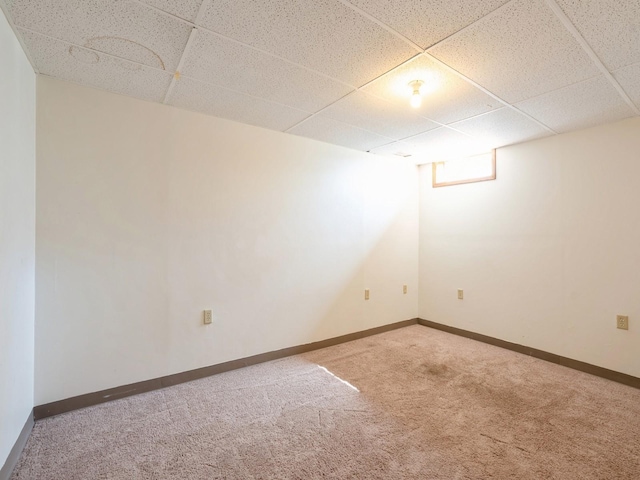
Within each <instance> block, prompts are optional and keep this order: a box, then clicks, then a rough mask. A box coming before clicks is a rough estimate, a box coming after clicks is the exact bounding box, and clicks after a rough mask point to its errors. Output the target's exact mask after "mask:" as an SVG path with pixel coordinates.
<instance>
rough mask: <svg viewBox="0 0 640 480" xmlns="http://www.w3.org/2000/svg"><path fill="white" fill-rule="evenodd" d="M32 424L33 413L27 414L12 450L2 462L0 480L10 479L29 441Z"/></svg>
mask: <svg viewBox="0 0 640 480" xmlns="http://www.w3.org/2000/svg"><path fill="white" fill-rule="evenodd" d="M33 424H34V420H33V412H31V413H30V414H29V417H27V421H26V422H25V424H24V427H22V431H21V432H20V435H18V439H17V440H16V443H15V444H14V445H13V448H12V449H11V451H10V452H9V456H8V457H7V460H6V462H4V466H3V467H2V468H0V480H9V479H10V478H11V474H12V473H13V469H14V468H15V467H16V465H17V464H18V460H20V455H22V450H24V447H25V445H26V444H27V440H29V435H31V430H33Z"/></svg>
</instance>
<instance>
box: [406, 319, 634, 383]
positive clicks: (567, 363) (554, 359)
mask: <svg viewBox="0 0 640 480" xmlns="http://www.w3.org/2000/svg"><path fill="white" fill-rule="evenodd" d="M418 323H419V324H420V325H424V326H425V327H430V328H435V329H436V330H442V331H443V332H447V333H453V334H455V335H460V336H461V337H466V338H470V339H472V340H477V341H479V342H483V343H488V344H489V345H495V346H496V347H501V348H506V349H507V350H513V351H514V352H518V353H523V354H525V355H529V356H531V357H535V358H539V359H540V360H546V361H547V362H551V363H556V364H558V365H562V366H563V367H569V368H573V369H574V370H580V371H581V372H585V373H590V374H591V375H596V376H598V377H602V378H606V379H607V380H612V381H614V382H618V383H622V384H624V385H628V386H630V387H634V388H640V378H638V377H634V376H631V375H627V374H626V373H620V372H616V371H615V370H609V369H607V368H603V367H598V366H596V365H591V364H590V363H585V362H581V361H579V360H573V359H572V358H567V357H563V356H560V355H556V354H554V353H549V352H545V351H543V350H538V349H537V348H531V347H526V346H524V345H519V344H517V343H511V342H507V341H505V340H500V339H497V338H493V337H489V336H487V335H482V334H480V333H475V332H470V331H468V330H462V329H461V328H456V327H450V326H448V325H443V324H441V323H436V322H432V321H430V320H423V319H422V318H419V319H418Z"/></svg>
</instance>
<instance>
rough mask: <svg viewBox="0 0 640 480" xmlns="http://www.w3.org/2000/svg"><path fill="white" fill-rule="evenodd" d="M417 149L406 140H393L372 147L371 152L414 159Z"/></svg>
mask: <svg viewBox="0 0 640 480" xmlns="http://www.w3.org/2000/svg"><path fill="white" fill-rule="evenodd" d="M416 151H417V149H416V147H415V146H414V145H411V144H409V143H405V142H393V143H389V144H387V145H383V146H381V147H376V148H372V149H371V153H375V154H376V155H385V156H388V157H395V158H411V159H412V160H413V158H412V157H413V155H415V152H416Z"/></svg>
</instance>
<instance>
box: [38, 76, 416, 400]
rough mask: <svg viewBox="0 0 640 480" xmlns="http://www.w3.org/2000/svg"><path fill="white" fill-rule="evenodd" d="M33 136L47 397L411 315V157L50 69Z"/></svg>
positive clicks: (41, 87) (41, 357)
mask: <svg viewBox="0 0 640 480" xmlns="http://www.w3.org/2000/svg"><path fill="white" fill-rule="evenodd" d="M37 146H38V159H37V167H38V168H37V183H38V197H37V229H38V237H37V265H36V271H37V296H36V307H37V308H36V352H37V353H36V404H43V403H46V402H50V401H54V400H59V399H63V398H67V397H70V396H74V395H79V394H83V393H87V392H92V391H96V390H100V389H105V388H109V387H114V386H119V385H123V384H127V383H131V382H136V381H140V380H145V379H148V378H153V377H158V376H161V375H167V374H171V373H176V372H180V371H185V370H189V369H193V368H198V367H202V366H205V365H211V364H216V363H220V362H224V361H227V360H232V359H236V358H240V357H246V356H248V355H253V354H257V353H261V352H267V351H271V350H276V349H280V348H284V347H288V346H292V345H298V344H303V343H308V342H312V341H316V340H321V339H325V338H329V337H335V336H338V335H342V334H346V333H350V332H355V331H359V330H364V329H367V328H372V327H376V326H379V325H383V324H388V323H392V322H397V321H400V320H405V319H409V318H414V317H416V315H417V306H418V300H417V298H418V297H417V279H418V270H417V262H416V258H417V251H418V227H417V223H418V175H417V167H416V166H414V165H410V164H407V163H405V162H404V161H403V160H390V159H383V158H381V157H376V156H373V155H369V154H364V153H359V152H356V151H352V150H348V149H345V148H341V147H336V146H332V145H328V144H324V143H320V142H316V141H314V140H309V139H304V138H300V137H295V136H291V135H286V134H282V133H278V132H273V131H269V130H264V129H260V128H256V127H251V126H247V125H242V124H239V123H234V122H230V121H226V120H222V119H217V118H213V117H206V116H203V115H200V114H197V113H192V112H187V111H182V110H178V109H174V108H171V107H166V106H162V105H157V104H152V103H147V102H143V101H140V100H135V99H131V98H126V97H121V96H117V95H114V94H110V93H106V92H102V91H98V90H93V89H89V88H84V87H80V86H77V85H73V84H70V83H64V82H61V81H58V80H54V79H51V78H48V77H42V76H41V77H39V78H38V139H37ZM403 284H408V285H409V294H407V295H403V294H402V285H403ZM364 288H370V289H371V300H369V301H368V302H365V301H364V300H363V290H364ZM205 308H210V309H212V310H213V315H214V322H213V324H212V325H210V326H203V325H202V310H203V309H205Z"/></svg>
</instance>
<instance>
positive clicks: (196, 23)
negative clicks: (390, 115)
mask: <svg viewBox="0 0 640 480" xmlns="http://www.w3.org/2000/svg"><path fill="white" fill-rule="evenodd" d="M131 1H132V2H136V3H138V4H140V5H143V6H145V7H147V8H150V9H151V10H154V11H156V12H158V13H160V14H162V15H165V16H167V17H171V18H173V19H175V20H178V21H179V22H182V23H184V24H186V25H189V26H190V27H194V28H197V29H198V30H202V31H204V32H207V33H210V34H211V35H215V36H216V37H218V38H222V39H224V40H228V41H230V42H233V43H235V44H237V45H242V46H243V47H246V48H250V49H251V50H254V51H256V52H260V53H262V54H264V55H268V56H269V57H272V58H277V59H278V60H282V61H283V62H286V63H288V64H289V65H294V66H296V67H298V68H302V69H304V70H307V71H308V72H311V73H315V74H316V75H320V76H321V77H324V78H326V79H328V80H333V81H334V82H337V83H339V84H341V85H344V86H346V87H349V88H352V89H354V90H355V89H357V88H358V87H356V86H354V85H351V84H350V83H347V82H345V81H344V80H340V79H337V78H334V77H332V76H331V75H327V74H326V73H323V72H321V71H319V70H315V69H313V68H310V67H307V66H306V65H302V64H301V63H297V62H294V61H293V60H289V59H288V58H286V57H282V56H280V55H276V54H275V53H271V52H269V51H267V50H263V49H261V48H258V47H254V46H253V45H250V44H248V43H245V42H243V41H240V40H236V39H235V38H232V37H229V36H227V35H223V34H222V33H218V32H216V31H214V30H211V29H209V28H207V27H204V26H202V25H200V23H198V22H200V21H202V18H201V16H202V15H203V13H204V12H205V11H206V9H205V8H203V7H204V6H205V4H206V5H208V3H209V2H210V1H213V0H204V2H203V3H202V5H201V6H200V10H199V11H198V15H197V17H196V20H195V21H194V22H191V21H189V20H185V19H184V18H182V17H178V16H177V15H173V14H171V13H169V12H165V11H164V10H162V9H160V8H158V7H154V6H153V5H149V4H148V3H145V2H143V1H141V0H131ZM36 33H37V32H36Z"/></svg>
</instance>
